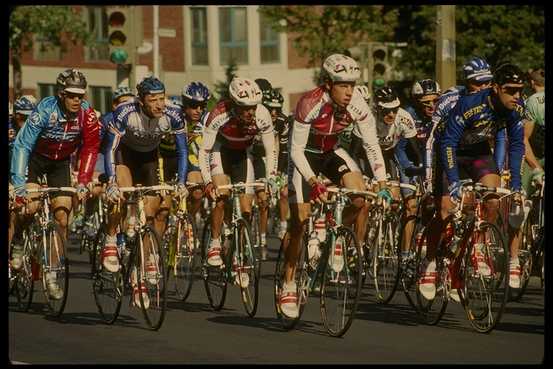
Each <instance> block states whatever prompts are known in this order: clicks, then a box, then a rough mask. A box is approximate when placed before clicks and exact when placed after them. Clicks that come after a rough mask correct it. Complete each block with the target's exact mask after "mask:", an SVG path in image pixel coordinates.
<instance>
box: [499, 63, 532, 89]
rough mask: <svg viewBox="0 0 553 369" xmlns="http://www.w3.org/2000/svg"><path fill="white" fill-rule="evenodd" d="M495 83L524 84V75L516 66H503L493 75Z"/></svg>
mask: <svg viewBox="0 0 553 369" xmlns="http://www.w3.org/2000/svg"><path fill="white" fill-rule="evenodd" d="M493 81H494V82H495V83H497V84H498V85H504V84H506V83H514V84H524V82H525V81H524V73H522V71H521V70H520V68H519V67H517V66H516V65H514V64H511V63H505V64H501V65H500V66H499V67H497V69H496V70H495V71H494V73H493Z"/></svg>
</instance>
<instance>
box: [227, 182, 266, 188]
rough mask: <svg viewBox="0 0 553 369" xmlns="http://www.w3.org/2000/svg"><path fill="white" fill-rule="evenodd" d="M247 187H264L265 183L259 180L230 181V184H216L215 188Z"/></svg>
mask: <svg viewBox="0 0 553 369" xmlns="http://www.w3.org/2000/svg"><path fill="white" fill-rule="evenodd" d="M247 187H265V183H261V182H251V183H244V182H239V183H231V184H226V185H220V186H217V190H233V189H241V188H247Z"/></svg>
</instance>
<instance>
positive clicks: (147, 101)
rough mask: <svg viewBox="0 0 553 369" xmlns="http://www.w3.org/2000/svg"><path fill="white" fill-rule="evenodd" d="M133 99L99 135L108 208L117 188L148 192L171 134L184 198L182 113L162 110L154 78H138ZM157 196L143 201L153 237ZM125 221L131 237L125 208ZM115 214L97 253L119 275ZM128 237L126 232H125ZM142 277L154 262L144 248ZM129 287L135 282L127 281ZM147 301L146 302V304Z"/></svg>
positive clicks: (159, 225) (160, 88) (160, 227)
mask: <svg viewBox="0 0 553 369" xmlns="http://www.w3.org/2000/svg"><path fill="white" fill-rule="evenodd" d="M136 90H137V92H138V97H137V98H132V99H130V100H128V101H126V102H124V103H122V104H120V105H119V106H117V108H116V109H115V111H114V112H113V120H112V121H110V122H109V123H108V126H107V127H106V133H105V137H104V140H105V142H104V143H105V147H104V158H105V172H106V174H107V176H108V177H109V184H108V186H107V189H106V195H107V198H108V200H109V201H110V202H112V203H113V202H116V201H118V200H119V199H121V192H120V191H119V186H124V187H126V186H133V185H136V184H142V185H144V186H153V185H157V184H159V180H158V175H157V172H158V146H159V144H160V142H161V137H162V136H163V135H164V134H167V133H172V134H174V135H175V138H176V150H177V158H178V159H177V161H178V162H177V166H178V189H177V191H178V195H181V196H186V194H187V190H186V186H185V180H186V170H187V164H188V163H187V154H188V152H187V151H188V150H187V146H186V125H185V122H184V121H183V119H182V111H181V109H180V107H178V106H176V105H167V106H166V105H165V86H164V84H163V83H162V82H161V81H160V80H159V79H157V78H156V77H153V76H150V77H146V78H144V79H143V80H142V81H141V82H140V83H139V84H138V85H137V86H136ZM159 205H160V196H157V195H153V196H146V199H145V201H144V212H145V215H146V219H147V221H148V222H153V224H154V229H155V231H156V232H157V234H158V235H163V232H164V228H165V224H164V222H159V221H156V220H155V218H154V217H155V214H156V213H157V212H158V210H159ZM130 210H131V214H130V216H129V217H128V229H129V230H128V231H127V233H128V234H129V233H132V229H133V226H134V223H135V222H136V214H135V211H136V209H134V207H133V208H131V209H130ZM120 217H121V214H120V212H119V211H115V212H113V213H110V214H109V216H108V226H107V235H106V244H105V246H104V248H103V250H102V259H103V262H102V264H103V266H104V267H105V268H106V269H107V270H108V271H110V272H116V271H117V270H119V260H118V257H117V255H118V254H117V252H118V251H117V246H116V242H117V237H116V230H117V224H118V223H119V219H120ZM129 231H130V232H129ZM145 252H146V255H147V256H146V261H145V266H146V276H147V278H150V277H149V276H151V275H155V274H156V267H155V265H156V260H155V259H154V256H153V254H152V253H151V252H150V247H148V246H146V250H145ZM132 279H133V281H136V276H135V275H133V278H132ZM134 284H135V285H134V286H133V297H134V302H135V304H138V302H139V295H138V293H139V292H140V293H141V294H142V296H143V298H146V299H148V294H147V291H145V290H144V288H145V286H144V285H143V286H142V287H141V288H142V289H141V290H140V291H139V290H138V286H137V285H136V283H134ZM148 301H149V300H148ZM148 304H149V302H148V303H146V305H148Z"/></svg>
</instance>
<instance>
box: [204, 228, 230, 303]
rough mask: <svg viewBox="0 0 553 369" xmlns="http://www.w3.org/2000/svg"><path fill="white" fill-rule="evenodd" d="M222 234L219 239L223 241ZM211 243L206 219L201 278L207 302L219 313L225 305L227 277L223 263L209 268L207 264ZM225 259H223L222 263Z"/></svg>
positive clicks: (209, 229)
mask: <svg viewBox="0 0 553 369" xmlns="http://www.w3.org/2000/svg"><path fill="white" fill-rule="evenodd" d="M224 237H225V236H224V234H223V235H222V236H221V238H223V239H224ZM210 243H211V222H210V220H209V219H208V220H207V221H206V222H205V225H204V231H203V233H202V245H201V250H202V254H201V255H202V278H203V280H204V287H205V292H206V294H207V300H208V301H209V305H210V306H211V307H212V308H213V310H215V311H219V310H221V309H222V308H223V305H224V304H225V299H226V296H227V277H226V269H225V264H224V262H223V264H222V265H220V266H211V265H209V264H208V263H207V250H208V248H209V244H210ZM225 259H226V258H224V257H223V261H224V260H225Z"/></svg>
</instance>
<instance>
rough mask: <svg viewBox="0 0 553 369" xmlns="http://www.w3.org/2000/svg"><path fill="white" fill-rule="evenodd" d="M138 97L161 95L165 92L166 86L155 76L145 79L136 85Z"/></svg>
mask: <svg viewBox="0 0 553 369" xmlns="http://www.w3.org/2000/svg"><path fill="white" fill-rule="evenodd" d="M136 91H138V96H140V97H143V96H145V95H149V94H161V93H164V92H165V85H164V84H163V82H161V81H160V80H159V79H157V78H156V77H154V76H151V77H146V78H144V79H143V80H142V81H141V82H140V83H139V84H137V85H136Z"/></svg>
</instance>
